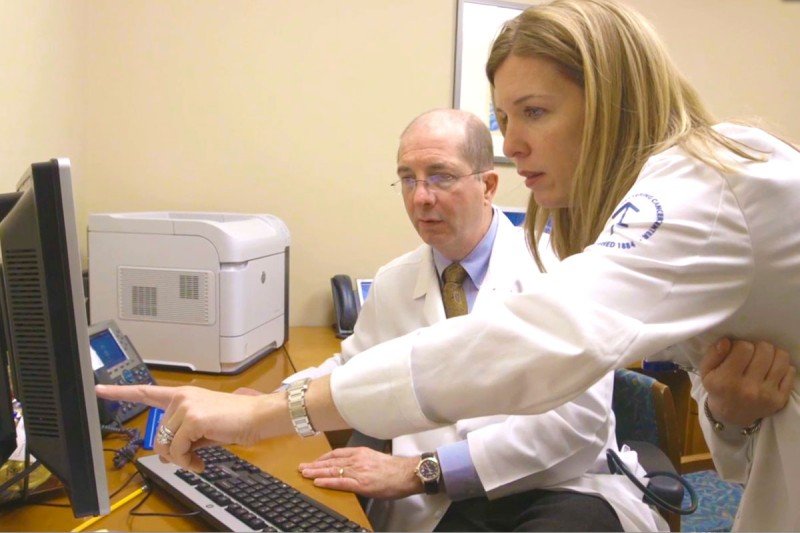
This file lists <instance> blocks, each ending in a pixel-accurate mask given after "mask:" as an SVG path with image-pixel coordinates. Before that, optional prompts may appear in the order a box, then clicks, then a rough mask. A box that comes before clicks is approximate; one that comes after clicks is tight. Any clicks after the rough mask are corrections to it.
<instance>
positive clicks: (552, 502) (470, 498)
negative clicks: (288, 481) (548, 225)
mask: <svg viewBox="0 0 800 533" xmlns="http://www.w3.org/2000/svg"><path fill="white" fill-rule="evenodd" d="M491 169H492V150H491V138H490V136H489V132H488V130H487V129H486V128H485V126H484V125H483V124H482V123H481V122H480V121H479V120H478V119H477V118H476V117H474V116H472V115H470V114H468V113H464V112H461V111H453V110H437V111H432V112H429V113H426V114H423V115H421V116H420V117H418V118H417V119H415V120H414V121H413V122H412V123H411V125H410V126H409V127H408V128H407V129H406V131H405V132H404V134H403V135H402V137H401V142H400V149H399V151H398V176H399V178H400V179H399V180H398V182H396V184H395V187H397V188H398V189H399V192H400V193H401V195H402V196H403V201H404V203H405V207H406V210H407V212H408V215H409V218H410V219H411V221H412V223H413V225H414V227H415V229H416V230H417V232H418V233H419V234H420V236H421V237H422V239H423V241H425V243H426V244H423V245H422V246H420V247H419V248H417V249H416V250H413V251H412V252H409V253H407V254H405V255H403V256H401V257H399V258H397V259H395V260H393V261H391V262H390V263H388V264H387V265H385V266H383V267H382V268H381V269H380V270H379V271H378V273H377V275H376V276H375V280H374V282H373V285H372V288H371V289H370V294H369V297H368V298H367V300H366V302H365V304H364V307H363V309H362V311H361V313H360V316H359V318H358V321H357V323H356V327H355V332H354V334H353V335H352V336H351V337H349V338H348V339H346V340H345V341H344V342H343V343H342V351H341V354H338V355H337V356H335V357H333V358H331V359H329V360H328V361H327V362H326V364H324V365H323V367H321V368H332V367H334V366H337V365H339V364H343V363H345V362H347V360H348V359H349V358H351V357H352V356H354V355H356V354H358V353H360V352H362V351H364V350H366V349H368V348H370V347H372V346H374V345H376V344H379V343H381V342H384V341H387V340H390V339H393V338H396V337H399V336H402V335H404V334H407V333H409V332H411V331H414V330H416V329H417V328H420V327H424V326H429V325H431V324H435V323H437V322H440V321H443V320H445V318H447V316H446V311H445V306H444V304H443V297H442V289H441V287H442V283H443V281H441V279H442V278H441V277H440V273H442V272H443V271H445V268H446V267H448V266H449V265H450V264H451V263H454V262H460V264H461V265H462V266H463V267H464V269H465V270H466V272H467V274H468V276H467V279H466V280H465V281H464V285H465V288H464V292H465V295H466V299H467V303H468V306H467V307H466V308H464V309H463V311H462V312H466V311H467V310H470V311H471V310H472V309H473V308H474V309H480V308H482V307H485V306H487V305H490V302H491V301H492V300H497V299H503V298H504V297H506V296H508V295H509V294H512V293H517V292H520V290H521V289H522V284H523V280H524V278H525V277H528V276H532V275H536V274H535V272H537V268H536V266H535V265H534V263H533V261H532V259H531V256H530V253H529V252H528V249H527V247H526V245H525V242H524V236H523V234H522V231H521V229H520V228H516V227H514V226H513V225H512V224H511V223H510V221H509V220H508V219H507V218H506V217H505V216H504V215H503V214H502V213H501V212H500V211H499V210H497V209H496V208H493V207H492V199H493V197H494V195H495V192H496V189H497V179H498V178H497V175H496V173H494V172H493V171H492V170H491ZM451 371H452V372H458V371H459V370H458V369H452V370H451ZM301 374H302V373H301ZM300 377H302V376H301V375H295V376H293V377H292V378H290V379H287V380H286V381H287V382H289V381H292V380H296V379H298V378H300ZM443 379H446V377H445V376H443ZM375 387H376V389H379V388H380V387H381V384H380V383H376V384H375ZM612 392H613V375H612V374H609V375H607V376H606V377H605V378H604V379H602V380H601V381H600V382H598V383H597V384H596V385H594V386H593V387H591V388H590V389H589V390H588V391H587V392H586V393H584V394H582V395H581V396H579V397H577V398H576V399H575V400H574V401H573V402H571V403H567V404H565V405H563V406H561V407H559V408H558V409H555V410H553V411H550V412H548V413H545V414H542V415H536V416H507V415H498V416H488V417H481V418H471V419H465V420H461V421H459V422H457V423H456V424H453V425H449V426H446V427H443V428H439V429H434V430H430V431H425V432H421V433H416V434H412V435H404V436H401V437H398V438H395V439H393V440H392V452H391V453H392V455H388V454H384V453H381V452H377V451H373V450H370V449H367V448H342V449H338V450H334V451H333V452H331V453H329V454H326V455H325V456H323V457H321V458H319V459H318V460H317V461H315V462H314V463H308V464H302V465H300V469H301V472H302V473H303V475H305V476H306V477H309V478H315V479H316V480H317V481H316V483H317V484H318V485H320V486H324V487H329V488H336V489H340V490H350V491H353V492H355V493H358V494H361V495H364V496H368V497H374V498H375V499H374V500H373V501H372V502H371V504H370V506H369V509H368V513H369V516H370V519H371V521H372V523H373V526H374V527H375V528H376V529H378V530H389V531H396V530H406V531H426V530H427V531H430V530H433V529H434V528H437V527H438V528H439V529H440V530H442V529H451V530H475V529H483V528H488V529H500V530H509V529H514V528H517V527H520V526H521V525H523V524H524V528H525V529H527V530H537V529H540V530H590V529H591V530H613V529H620V528H624V529H626V530H653V529H656V528H662V529H663V528H665V524H664V522H663V521H662V520H661V518H660V517H659V516H658V515H657V513H655V512H654V511H653V510H651V509H650V508H649V507H648V506H647V505H646V504H644V503H642V501H641V498H642V495H641V493H640V492H639V491H638V490H637V489H635V488H634V487H633V485H632V484H631V483H630V482H629V481H628V480H627V479H626V478H624V477H623V476H613V475H610V474H608V470H607V467H606V464H605V450H606V449H607V448H614V449H615V450H616V449H617V443H616V439H615V436H614V415H613V413H612V411H611V395H612ZM465 394H468V392H467V391H465ZM426 453H432V454H434V456H433V458H431V459H426V460H425V465H423V462H422V459H423V458H422V455H423V454H426ZM623 455H627V462H629V463H630V465H631V466H633V467H634V469H635V468H636V467H637V463H636V459H635V454H633V453H632V452H630V453H628V454H623ZM436 461H438V463H439V464H438V466H437V465H436V464H435V462H436ZM426 466H427V467H428V468H433V474H434V475H436V477H437V479H435V480H434V481H433V482H427V483H423V480H422V477H424V476H420V477H418V474H416V471H417V470H419V469H420V468H422V469H425V467H426ZM437 470H438V471H439V472H437ZM440 473H441V477H440V476H438V475H437V474H440ZM442 485H443V486H442ZM424 489H425V491H426V492H429V494H423V490H424ZM430 492H433V493H432V494H431V493H430ZM487 496H488V499H487ZM601 498H602V499H601ZM454 500H456V501H457V502H456V503H451V502H453V501H454ZM603 500H605V501H603ZM606 501H607V502H608V504H610V507H609V505H608V504H607V503H606Z"/></svg>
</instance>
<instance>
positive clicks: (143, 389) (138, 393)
mask: <svg viewBox="0 0 800 533" xmlns="http://www.w3.org/2000/svg"><path fill="white" fill-rule="evenodd" d="M94 391H95V394H97V395H98V396H99V397H100V398H105V399H107V400H122V401H126V402H135V403H144V404H147V405H149V406H151V407H158V408H160V409H166V408H167V406H168V405H169V403H170V401H172V397H173V395H174V394H175V389H174V388H173V387H159V386H158V385H95V386H94Z"/></svg>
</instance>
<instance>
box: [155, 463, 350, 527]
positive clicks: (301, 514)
mask: <svg viewBox="0 0 800 533" xmlns="http://www.w3.org/2000/svg"><path fill="white" fill-rule="evenodd" d="M198 455H199V456H200V458H201V459H203V461H204V462H205V465H206V469H205V471H204V472H203V473H202V474H201V475H200V476H198V475H195V474H194V473H192V472H189V471H188V470H181V469H178V468H177V467H174V470H168V468H170V467H173V466H174V465H168V466H163V465H162V467H161V468H153V467H150V466H149V464H150V462H152V463H153V464H154V465H155V464H156V461H158V458H157V456H150V457H145V458H143V459H142V460H140V464H141V465H142V466H143V467H144V470H145V471H146V473H147V474H148V478H150V479H152V480H153V481H154V482H155V483H156V484H158V485H159V486H161V487H162V488H164V489H166V490H167V491H168V492H172V493H174V494H176V495H178V494H180V495H181V496H182V497H181V499H182V500H184V501H186V500H187V499H188V500H189V501H191V502H195V503H193V504H190V505H189V506H190V507H193V509H196V510H198V511H200V514H201V516H202V517H204V518H205V519H206V520H208V521H209V522H211V524H212V525H215V526H216V527H218V528H220V529H225V530H233V531H248V530H249V531H366V530H364V529H363V528H362V527H361V526H359V525H358V524H356V523H355V522H351V521H349V520H347V518H345V517H344V516H342V515H340V514H338V513H336V512H335V511H333V510H331V509H328V508H327V507H325V506H324V505H322V504H321V503H319V502H315V501H314V500H312V499H310V498H308V497H307V496H305V495H304V494H302V493H300V492H298V491H297V490H296V489H294V488H293V487H291V486H289V485H287V484H286V483H284V482H282V481H280V480H279V479H276V478H274V477H272V476H270V475H269V474H267V473H266V472H263V471H262V470H260V469H259V468H258V467H257V466H255V465H253V464H251V463H249V462H247V461H245V460H244V459H242V458H240V457H237V456H236V455H234V454H233V453H232V452H230V451H229V450H226V449H224V448H203V449H201V450H198ZM158 464H160V462H159V463H158ZM164 471H167V472H168V473H163V472H164ZM178 479H181V480H183V481H185V482H186V483H189V484H190V485H192V487H187V486H186V485H185V484H181V483H179V482H178ZM191 491H194V492H191ZM200 494H202V495H205V496H206V498H208V499H210V500H211V501H213V502H214V503H216V504H217V506H218V507H215V506H209V508H206V507H205V506H204V505H203V504H201V503H199V502H200V501H206V500H204V499H202V500H201V499H196V498H197V496H196V495H200ZM220 513H222V514H220ZM222 515H227V518H225V517H224V516H222ZM234 517H235V518H234ZM234 519H235V520H238V521H239V525H237V526H231V525H230V524H232V522H231V520H234Z"/></svg>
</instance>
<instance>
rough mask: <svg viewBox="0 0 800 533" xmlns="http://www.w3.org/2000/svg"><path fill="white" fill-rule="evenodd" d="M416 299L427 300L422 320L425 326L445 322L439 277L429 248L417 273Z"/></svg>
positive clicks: (425, 251) (426, 249) (421, 260)
mask: <svg viewBox="0 0 800 533" xmlns="http://www.w3.org/2000/svg"><path fill="white" fill-rule="evenodd" d="M414 298H425V303H424V305H423V311H422V319H423V321H424V324H422V325H423V326H430V325H431V324H435V323H437V322H440V321H442V320H444V319H445V318H446V317H445V314H444V304H442V293H441V291H440V290H439V277H438V275H437V274H436V265H435V264H434V263H433V253H432V252H431V249H430V247H429V246H426V247H424V249H423V252H422V257H421V259H420V262H419V271H418V272H417V284H416V286H415V287H414Z"/></svg>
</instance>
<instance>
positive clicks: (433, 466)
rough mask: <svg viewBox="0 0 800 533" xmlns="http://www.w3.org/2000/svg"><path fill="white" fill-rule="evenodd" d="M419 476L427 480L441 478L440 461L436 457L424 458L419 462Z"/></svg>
mask: <svg viewBox="0 0 800 533" xmlns="http://www.w3.org/2000/svg"><path fill="white" fill-rule="evenodd" d="M419 477H421V478H422V479H423V480H425V481H434V480H437V479H439V463H438V462H436V460H435V459H431V458H427V459H423V460H422V461H421V462H420V463H419Z"/></svg>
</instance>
